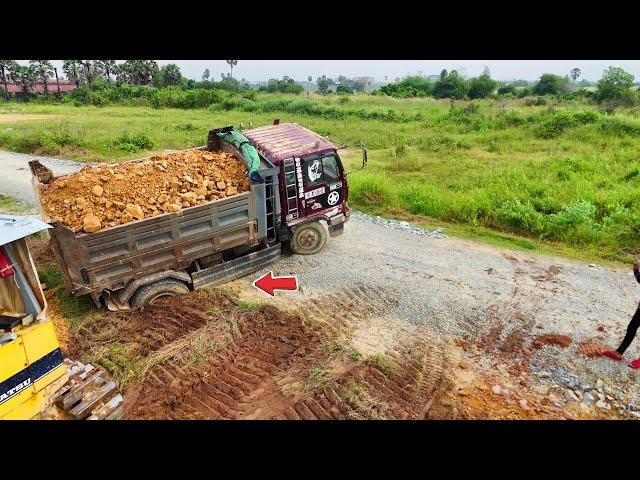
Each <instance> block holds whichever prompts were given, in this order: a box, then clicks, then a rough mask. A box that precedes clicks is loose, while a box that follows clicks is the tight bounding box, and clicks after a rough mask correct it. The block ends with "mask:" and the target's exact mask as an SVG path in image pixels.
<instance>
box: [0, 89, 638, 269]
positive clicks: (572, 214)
mask: <svg viewBox="0 0 640 480" xmlns="http://www.w3.org/2000/svg"><path fill="white" fill-rule="evenodd" d="M302 100H304V102H301V101H302ZM252 102H254V103H255V104H257V105H259V108H258V107H255V105H254V106H251V105H250V104H248V103H247V102H237V104H234V105H232V108H233V109H232V110H229V111H216V109H191V110H179V109H153V108H148V107H124V106H109V107H74V106H69V105H29V104H26V105H25V104H12V105H11V108H13V109H14V110H17V112H13V113H37V114H53V115H60V117H59V118H52V119H50V120H34V121H28V122H27V121H22V122H13V123H2V124H0V125H1V126H0V148H4V149H9V150H16V151H28V152H30V153H36V154H45V155H54V156H61V157H69V158H74V159H78V160H84V161H107V162H114V161H121V160H127V159H132V158H138V157H141V156H146V155H150V154H154V153H159V152H162V151H163V150H165V149H181V148H188V147H194V146H198V145H202V144H203V143H204V142H205V139H206V135H207V132H208V130H209V129H211V128H215V127H219V126H224V125H235V126H238V125H239V124H240V122H243V123H244V125H245V126H247V125H248V124H249V122H252V124H253V126H261V125H267V124H271V123H272V121H273V118H276V117H277V118H280V119H281V121H282V122H286V121H295V122H298V123H300V124H302V125H304V126H306V127H308V128H311V129H312V130H314V131H317V132H318V133H320V134H321V135H325V136H328V137H329V138H331V139H332V140H334V141H336V142H338V143H341V144H349V145H353V144H355V143H357V142H359V141H360V140H364V141H365V142H366V144H367V146H368V148H369V165H368V167H367V168H366V169H365V170H363V171H360V172H357V173H354V174H353V175H350V176H349V187H350V200H349V202H350V205H351V206H352V207H354V208H356V209H359V210H363V211H365V212H368V213H371V214H376V215H382V216H386V217H396V218H407V217H415V218H418V219H420V220H419V221H420V222H433V223H434V224H441V225H442V226H443V227H445V232H446V233H449V234H453V235H456V236H462V237H464V238H477V239H480V240H483V241H487V242H489V243H493V244H497V245H501V246H508V247H513V248H519V249H524V250H531V251H534V250H535V251H541V252H544V253H552V254H560V255H564V256H569V257H575V258H584V259H597V260H602V261H610V262H620V261H622V262H629V261H630V260H631V259H632V258H633V257H634V256H637V255H638V254H640V242H639V240H638V239H639V238H640V157H638V151H640V111H639V110H638V109H637V108H635V109H626V110H620V111H619V112H617V113H616V114H614V115H605V114H603V113H601V112H600V111H599V109H598V107H597V106H596V105H590V104H587V103H584V102H583V101H578V100H576V101H567V102H564V103H562V104H560V103H556V104H553V102H550V104H549V105H540V106H537V105H527V104H526V103H527V102H526V99H523V100H485V101H481V102H473V105H474V106H473V107H470V105H471V104H472V103H471V102H462V101H461V102H456V103H455V105H454V106H453V107H452V106H451V105H450V102H449V101H444V100H434V99H432V98H423V99H395V98H389V97H379V96H371V95H353V96H350V97H349V100H348V101H347V102H346V103H341V102H344V101H340V100H339V99H338V97H337V96H335V95H334V96H328V97H321V96H317V95H309V96H306V95H301V96H300V97H295V98H292V97H287V96H283V95H263V94H259V95H257V96H256V98H255V100H254V101H252ZM309 102H311V103H312V104H313V105H311V103H309ZM529 103H531V102H529ZM247 105H249V107H250V108H249V107H247ZM317 106H322V108H316V107H317ZM325 107H326V108H325ZM243 108H244V109H245V110H246V109H253V111H245V110H243ZM268 108H272V109H273V110H272V111H265V109H268ZM278 108H281V109H282V110H278ZM323 109H324V110H323ZM327 109H329V110H327ZM334 109H337V110H335V111H336V112H338V111H340V112H342V113H340V114H339V115H341V117H340V118H329V117H328V115H329V114H331V115H333V113H331V112H334ZM9 110H10V109H9V108H7V107H5V109H4V111H5V112H7V113H8V112H9ZM343 110H344V112H343ZM389 110H391V111H393V112H394V113H393V115H391V117H390V119H387V120H380V119H376V118H375V115H374V113H375V112H388V111H389ZM2 112H3V109H0V116H1V115H2ZM327 112H329V114H327ZM345 112H347V113H345ZM358 112H364V113H358ZM372 112H373V113H372ZM7 127H10V130H7ZM340 152H341V155H342V156H343V160H344V162H345V165H346V169H347V171H352V170H355V169H357V168H358V167H359V165H360V162H361V159H360V155H359V153H358V152H357V151H356V150H341V151H340Z"/></svg>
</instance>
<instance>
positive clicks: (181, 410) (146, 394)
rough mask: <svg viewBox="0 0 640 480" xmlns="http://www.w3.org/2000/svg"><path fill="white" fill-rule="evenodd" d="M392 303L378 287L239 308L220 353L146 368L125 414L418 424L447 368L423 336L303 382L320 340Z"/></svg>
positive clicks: (438, 349) (320, 359)
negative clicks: (378, 358) (289, 305)
mask: <svg viewBox="0 0 640 480" xmlns="http://www.w3.org/2000/svg"><path fill="white" fill-rule="evenodd" d="M393 305H394V300H393V296H392V295H390V294H389V292H386V291H384V290H383V289H376V288H368V287H362V286H354V287H350V288H347V289H344V290H342V291H340V292H336V293H329V294H325V295H321V296H317V297H314V298H311V299H308V300H306V301H304V302H303V303H302V304H301V305H300V307H299V308H297V309H295V311H294V312H289V313H283V312H281V311H279V310H277V309H275V308H273V307H263V308H261V309H260V310H258V311H253V312H245V313H244V314H243V315H242V316H240V317H239V318H238V323H237V326H236V328H234V329H232V334H233V341H232V342H231V343H230V344H229V345H228V348H226V349H225V350H223V351H218V352H216V353H214V354H211V355H209V356H208V357H207V358H206V359H205V360H204V361H203V362H201V363H198V364H196V365H190V366H186V365H181V364H180V363H178V362H176V361H175V360H168V361H165V362H162V363H160V364H158V365H156V366H154V367H153V368H151V369H150V370H149V372H148V374H147V375H146V376H145V378H144V379H143V380H142V382H141V383H140V384H139V385H137V386H136V388H137V390H138V393H137V395H136V399H135V400H134V401H133V402H131V403H129V404H128V405H127V407H126V412H125V416H126V417H127V418H161V419H252V418H267V419H304V420H311V419H321V420H329V419H344V418H352V419H360V418H424V416H425V414H426V408H427V407H426V406H427V405H428V403H429V401H430V399H431V398H432V397H433V395H435V393H436V391H437V388H438V386H439V385H440V384H441V383H442V381H441V379H442V376H443V372H444V365H445V363H446V358H445V353H444V350H443V348H442V346H441V345H439V344H438V343H437V342H436V341H433V340H432V339H431V338H430V337H429V336H427V335H424V334H417V335H405V336H404V337H403V338H404V340H402V341H401V342H399V343H398V344H397V345H396V346H395V347H394V348H393V349H392V350H389V351H388V352H386V353H385V359H386V360H385V362H384V364H380V365H378V364H376V363H375V362H372V361H362V362H352V361H349V360H344V359H342V360H341V368H340V369H338V372H337V373H335V374H332V373H328V378H326V379H325V380H323V382H322V383H321V384H320V385H315V386H313V387H310V386H309V382H308V378H309V372H310V370H311V369H312V368H314V367H315V366H317V365H322V364H326V363H327V361H328V359H327V357H326V355H325V354H323V353H322V349H321V348H320V347H321V346H322V345H323V344H325V343H326V342H327V341H331V340H335V339H338V338H345V336H348V333H349V332H350V331H353V330H354V328H355V327H356V326H357V325H358V324H360V323H362V322H365V321H366V319H367V318H368V317H372V316H374V317H375V316H377V315H382V314H384V313H385V312H388V311H389V310H391V309H392V308H393ZM303 312H304V315H302V313H303ZM292 385H297V386H298V388H292V387H291V386H292Z"/></svg>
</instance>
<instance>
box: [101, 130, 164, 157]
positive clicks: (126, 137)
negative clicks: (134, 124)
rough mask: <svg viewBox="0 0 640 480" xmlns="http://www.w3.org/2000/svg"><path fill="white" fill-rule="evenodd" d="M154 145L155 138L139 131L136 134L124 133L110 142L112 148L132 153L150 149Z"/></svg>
mask: <svg viewBox="0 0 640 480" xmlns="http://www.w3.org/2000/svg"><path fill="white" fill-rule="evenodd" d="M154 145H155V144H154V142H153V140H151V139H150V138H149V137H148V136H147V135H146V134H144V133H137V134H135V135H132V134H129V133H123V134H122V135H120V136H119V137H118V138H116V139H114V140H113V141H112V142H111V144H110V146H111V147H112V148H115V149H117V150H122V151H123V152H130V153H135V152H138V151H140V150H149V149H151V148H153V147H154Z"/></svg>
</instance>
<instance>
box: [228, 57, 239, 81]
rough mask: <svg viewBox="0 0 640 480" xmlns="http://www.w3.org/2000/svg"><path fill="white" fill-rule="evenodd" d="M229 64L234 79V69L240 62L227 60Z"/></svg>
mask: <svg viewBox="0 0 640 480" xmlns="http://www.w3.org/2000/svg"><path fill="white" fill-rule="evenodd" d="M227 64H228V65H229V66H230V67H231V78H233V67H235V66H236V65H237V64H238V60H227Z"/></svg>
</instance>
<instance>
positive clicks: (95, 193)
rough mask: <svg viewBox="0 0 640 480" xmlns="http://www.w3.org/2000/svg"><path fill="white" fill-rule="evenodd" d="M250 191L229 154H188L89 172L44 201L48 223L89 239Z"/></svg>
mask: <svg viewBox="0 0 640 480" xmlns="http://www.w3.org/2000/svg"><path fill="white" fill-rule="evenodd" d="M248 190H249V180H248V179H247V167H246V164H245V163H244V162H243V161H241V160H239V159H237V158H236V157H234V156H233V155H231V154H229V153H225V152H207V151H203V150H190V151H186V152H176V153H172V154H169V155H158V156H155V157H150V158H149V159H147V160H144V161H142V162H128V163H120V164H114V165H108V164H100V165H98V166H97V167H90V166H87V167H85V168H83V169H82V170H81V171H79V172H77V173H74V174H72V175H68V176H66V177H61V178H59V179H57V180H55V181H54V182H53V183H51V184H50V185H48V186H45V187H44V188H43V190H42V191H41V193H40V198H41V200H42V205H43V208H44V211H45V214H46V215H47V216H48V217H49V219H50V220H56V221H60V222H62V223H63V224H65V225H66V226H67V227H69V228H70V229H71V230H73V231H74V232H76V233H78V232H87V233H91V232H97V231H99V230H101V229H104V228H108V227H115V226H117V225H123V224H125V223H129V222H132V221H134V220H142V219H144V218H150V217H154V216H156V215H162V214H164V213H171V212H178V211H180V210H182V209H183V208H188V207H192V206H195V205H203V204H205V203H208V202H212V201H215V200H219V199H221V198H225V197H228V196H231V195H236V194H237V193H241V192H246V191H248Z"/></svg>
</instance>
